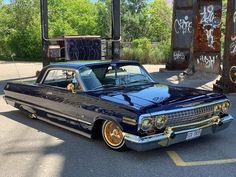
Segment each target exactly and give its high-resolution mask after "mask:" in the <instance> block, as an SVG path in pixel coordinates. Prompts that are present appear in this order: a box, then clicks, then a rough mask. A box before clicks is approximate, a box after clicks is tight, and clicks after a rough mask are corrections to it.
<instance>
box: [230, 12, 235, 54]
mask: <svg viewBox="0 0 236 177" xmlns="http://www.w3.org/2000/svg"><path fill="white" fill-rule="evenodd" d="M232 23H233V26H234V28H235V26H236V11H235V12H234V15H233V22H232ZM234 31H235V29H234ZM230 53H231V54H232V55H236V36H235V33H234V34H233V35H232V36H231V44H230Z"/></svg>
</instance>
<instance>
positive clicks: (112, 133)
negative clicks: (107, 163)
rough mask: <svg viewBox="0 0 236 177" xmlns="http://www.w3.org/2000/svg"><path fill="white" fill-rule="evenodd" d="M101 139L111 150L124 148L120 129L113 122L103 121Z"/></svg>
mask: <svg viewBox="0 0 236 177" xmlns="http://www.w3.org/2000/svg"><path fill="white" fill-rule="evenodd" d="M102 137H103V140H104V141H105V143H106V144H107V145H108V146H109V147H110V148H111V149H113V150H124V149H125V148H126V146H125V141H124V135H123V131H122V130H121V128H120V127H119V126H118V125H117V124H116V123H115V122H113V121H109V120H107V121H105V122H104V123H103V126H102Z"/></svg>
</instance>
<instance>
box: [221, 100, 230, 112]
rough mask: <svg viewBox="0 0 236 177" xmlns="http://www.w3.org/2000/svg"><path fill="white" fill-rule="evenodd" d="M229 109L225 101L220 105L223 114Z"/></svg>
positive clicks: (228, 104)
mask: <svg viewBox="0 0 236 177" xmlns="http://www.w3.org/2000/svg"><path fill="white" fill-rule="evenodd" d="M229 107H230V103H229V101H226V102H224V103H223V104H222V106H221V109H222V111H223V112H227V111H228V109H229Z"/></svg>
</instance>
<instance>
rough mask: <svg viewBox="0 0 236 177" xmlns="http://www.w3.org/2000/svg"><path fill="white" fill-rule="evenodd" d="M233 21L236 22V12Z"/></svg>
mask: <svg viewBox="0 0 236 177" xmlns="http://www.w3.org/2000/svg"><path fill="white" fill-rule="evenodd" d="M233 21H234V23H235V22H236V11H235V12H234V17H233Z"/></svg>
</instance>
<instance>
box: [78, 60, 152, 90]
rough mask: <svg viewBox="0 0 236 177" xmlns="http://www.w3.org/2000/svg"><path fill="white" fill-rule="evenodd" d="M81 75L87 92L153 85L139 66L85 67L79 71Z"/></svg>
mask: <svg viewBox="0 0 236 177" xmlns="http://www.w3.org/2000/svg"><path fill="white" fill-rule="evenodd" d="M79 73H80V77H81V81H82V82H83V85H84V87H85V89H86V90H98V89H104V88H108V87H119V86H129V85H139V84H144V83H153V80H152V79H151V78H150V76H149V75H148V73H147V72H146V71H145V70H144V69H143V68H142V67H141V66H140V65H138V64H106V65H97V66H90V67H88V66H84V67H82V68H80V69H79Z"/></svg>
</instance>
